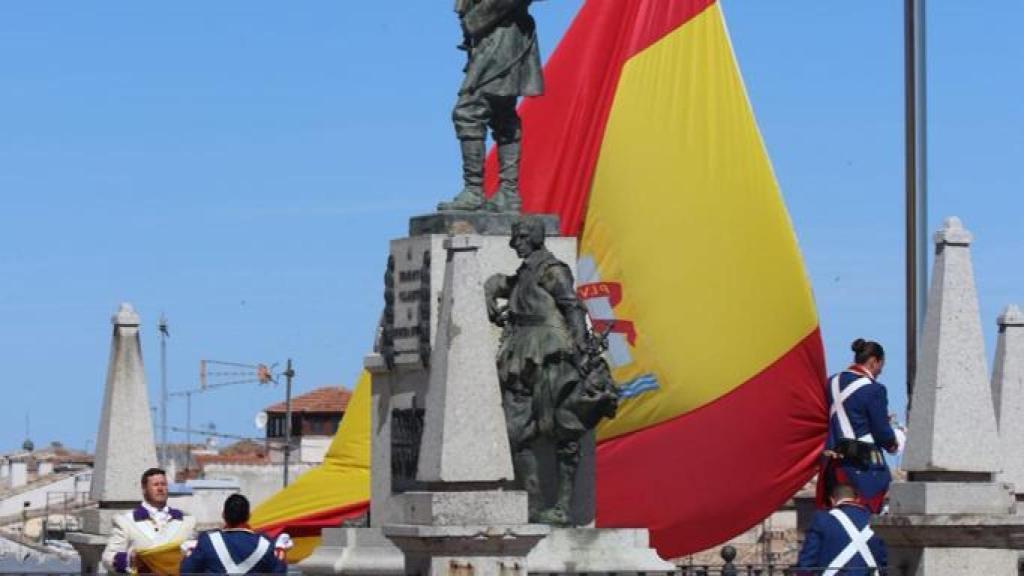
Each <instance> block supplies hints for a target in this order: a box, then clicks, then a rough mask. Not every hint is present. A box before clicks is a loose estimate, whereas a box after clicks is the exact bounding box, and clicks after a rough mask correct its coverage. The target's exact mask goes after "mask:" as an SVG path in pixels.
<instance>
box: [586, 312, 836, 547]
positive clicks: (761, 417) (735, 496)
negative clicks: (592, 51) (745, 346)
mask: <svg viewBox="0 0 1024 576" xmlns="http://www.w3.org/2000/svg"><path fill="white" fill-rule="evenodd" d="M824 377H825V358H824V352H823V350H822V347H821V335H820V333H819V330H818V329H815V330H814V331H813V332H811V334H809V335H808V336H807V337H806V338H804V339H803V340H802V341H801V342H800V343H799V344H797V345H796V346H795V347H794V348H793V349H791V350H790V351H789V352H787V353H786V354H784V355H783V356H782V357H781V358H779V359H778V360H777V361H776V362H774V363H773V364H772V365H771V366H769V367H768V368H766V369H765V370H764V371H762V372H761V373H759V374H758V375H756V376H755V377H753V378H752V379H750V380H749V381H747V382H746V383H744V384H743V385H742V386H740V387H739V388H737V389H736V390H733V391H732V392H730V393H729V394H727V395H725V396H723V397H722V398H719V399H718V400H716V401H714V402H713V403H711V404H709V405H706V406H703V407H701V408H699V409H697V410H695V411H693V412H690V413H688V414H684V415H683V416H680V417H678V418H675V419H673V420H670V421H668V422H664V423H662V424H659V425H657V426H653V427H651V428H646V429H644V430H640V431H638V432H634V433H631V434H628V435H626V436H621V437H618V438H613V439H610V440H606V441H604V442H602V443H600V444H599V445H598V447H597V524H598V526H601V527H631V526H632V527H636V526H646V527H648V528H650V529H651V540H652V544H653V545H654V546H655V547H656V548H657V549H658V552H659V553H660V554H661V555H662V556H663V557H666V558H675V557H679V556H683V555H686V554H690V553H693V552H697V551H700V550H704V549H707V548H710V547H712V546H715V545H717V544H720V543H721V542H724V541H726V540H728V539H729V538H732V537H733V536H735V535H737V534H739V533H742V532H743V531H745V530H747V529H748V528H750V527H751V526H753V525H755V524H757V523H758V522H760V521H762V520H763V519H764V518H765V517H767V516H768V515H769V514H771V513H772V512H773V511H775V510H776V509H778V507H779V506H781V505H782V504H783V503H784V502H785V501H786V500H788V499H789V498H790V497H792V496H793V494H794V493H795V492H796V491H797V490H799V489H800V488H801V487H803V486H804V484H806V482H807V481H808V480H809V479H810V478H811V476H813V475H814V473H815V472H816V471H817V466H818V457H819V456H820V454H821V450H822V448H823V447H824V444H825V437H826V435H827V432H828V419H827V418H826V416H827V410H826V398H825V390H824V388H823V387H822V385H821V382H822V381H823V379H824Z"/></svg>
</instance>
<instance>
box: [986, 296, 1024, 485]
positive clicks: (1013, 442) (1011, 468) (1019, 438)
mask: <svg viewBox="0 0 1024 576" xmlns="http://www.w3.org/2000/svg"><path fill="white" fill-rule="evenodd" d="M998 325H999V340H998V344H997V345H996V359H995V366H993V368H992V397H993V399H994V401H995V407H996V419H997V423H998V425H999V444H1000V450H999V455H1000V457H1001V458H1002V462H1003V471H1002V472H1000V473H999V474H998V475H997V476H996V479H998V480H1000V481H1002V482H1007V483H1010V484H1013V486H1014V490H1015V491H1016V494H1017V501H1018V502H1019V501H1021V500H1024V449H1022V448H1024V445H1022V444H1024V313H1021V311H1020V308H1018V307H1017V306H1015V305H1011V306H1007V307H1006V310H1005V311H1003V313H1002V314H1001V315H1000V316H999V320H998Z"/></svg>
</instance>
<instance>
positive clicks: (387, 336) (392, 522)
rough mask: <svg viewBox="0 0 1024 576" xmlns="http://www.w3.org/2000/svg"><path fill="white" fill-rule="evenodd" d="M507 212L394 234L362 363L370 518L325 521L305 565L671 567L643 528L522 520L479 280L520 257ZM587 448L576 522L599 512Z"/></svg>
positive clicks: (565, 254)
mask: <svg viewBox="0 0 1024 576" xmlns="http://www.w3.org/2000/svg"><path fill="white" fill-rule="evenodd" d="M515 220H516V217H515V216H514V215H507V214H495V213H473V212H462V213H438V214H432V215H428V216H422V217H416V218H413V219H412V220H411V221H410V236H409V237H407V238H402V239H398V240H394V241H392V243H391V250H390V256H389V258H388V265H387V270H386V272H385V287H384V288H385V289H384V301H385V306H384V313H383V315H382V321H381V327H380V330H379V333H378V337H377V341H376V343H375V346H374V352H373V353H371V354H369V355H368V356H367V357H366V361H365V365H366V367H367V368H368V370H369V371H370V372H371V374H372V379H373V384H372V386H373V404H372V408H371V410H372V413H371V418H372V424H371V429H372V435H373V438H372V442H373V446H372V464H371V465H372V473H371V477H372V481H373V485H372V497H371V503H370V517H369V526H368V527H366V528H354V527H353V528H350V527H343V528H336V529H330V530H325V531H324V532H323V541H322V544H321V546H320V548H318V549H317V550H316V551H315V552H314V554H313V555H312V556H310V558H308V559H307V560H306V561H304V562H303V563H302V564H301V565H300V566H299V568H300V569H301V570H302V571H303V572H304V573H310V574H393V575H399V574H431V573H435V574H436V573H445V574H448V573H451V574H457V573H466V574H469V573H473V574H484V573H504V574H510V575H512V574H527V573H529V574H553V573H559V574H574V573H583V572H588V573H611V572H614V573H619V574H631V573H638V572H645V573H650V574H657V573H670V572H673V571H674V569H675V567H674V566H673V565H672V564H670V563H668V562H665V561H663V560H661V559H660V558H658V556H657V554H656V553H655V552H654V551H653V550H652V549H650V548H649V545H648V534H647V531H646V530H645V529H625V530H596V529H593V528H585V527H583V528H551V527H549V526H543V525H537V524H530V523H528V517H527V515H528V511H527V497H526V494H525V493H524V492H522V491H520V490H517V489H516V486H515V485H514V484H513V482H512V481H513V469H512V461H511V456H510V453H509V442H508V436H507V432H506V425H505V415H504V413H503V411H502V407H501V399H500V395H499V383H498V378H497V373H496V365H495V357H496V351H497V348H498V342H499V339H500V337H501V330H500V329H499V328H498V327H496V326H492V325H491V324H490V322H489V321H488V317H487V308H486V303H485V299H484V293H483V283H482V279H483V278H487V277H490V276H491V275H492V274H494V273H499V272H500V273H504V274H511V273H512V272H514V271H515V270H516V269H517V268H518V266H519V264H520V260H519V258H517V256H516V254H515V252H514V251H513V250H512V249H511V248H510V247H509V238H510V235H511V231H512V223H513V222H514V221H515ZM542 222H543V224H544V229H545V232H546V234H547V237H546V242H545V244H546V246H547V248H548V250H550V251H551V253H552V254H554V255H555V256H556V257H557V258H558V259H560V260H562V261H563V262H566V263H568V264H569V266H570V268H573V266H574V263H575V257H576V240H575V239H574V238H571V237H563V236H559V235H558V221H557V218H555V217H553V216H548V217H542ZM573 271H574V270H573ZM582 448H583V449H582V450H581V462H580V468H579V470H578V472H577V476H576V481H575V485H574V486H575V490H574V491H573V502H572V506H571V508H572V514H571V517H572V522H571V523H572V524H573V525H575V526H586V525H588V524H590V523H591V522H592V520H593V511H594V487H593V485H594V459H593V458H594V457H593V454H594V441H593V434H590V435H589V436H587V437H586V438H585V439H584V441H583V442H582ZM538 449H539V450H541V451H544V450H547V451H548V452H547V453H545V454H540V453H539V454H538V456H539V458H540V460H541V462H540V464H541V466H540V469H541V474H542V477H544V478H550V479H553V478H554V471H555V465H554V460H555V459H554V453H553V447H551V446H547V447H538ZM545 484H547V485H548V486H546V487H547V488H549V489H552V488H553V486H554V485H555V482H553V481H549V482H545ZM552 492H553V490H552ZM554 496H555V495H554V494H553V493H549V494H547V497H548V498H550V499H551V500H553V499H554ZM538 541H539V542H538ZM531 548H532V551H531Z"/></svg>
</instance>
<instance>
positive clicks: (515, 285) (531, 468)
mask: <svg viewBox="0 0 1024 576" xmlns="http://www.w3.org/2000/svg"><path fill="white" fill-rule="evenodd" d="M509 245H510V246H511V247H512V248H513V249H514V250H515V251H516V254H517V255H518V256H519V257H520V258H522V259H523V262H522V264H521V265H520V267H519V269H518V270H517V271H516V273H515V274H514V275H512V276H506V275H504V274H495V275H494V276H491V277H490V278H489V279H488V280H487V282H486V283H485V286H484V290H485V294H486V299H487V312H488V316H489V317H490V319H491V321H492V322H494V323H495V324H497V325H499V326H503V327H504V332H503V334H502V340H501V345H500V346H499V349H498V358H497V364H498V378H499V380H500V382H501V390H502V407H503V408H504V411H505V421H506V425H507V427H508V433H509V444H510V447H511V449H512V458H513V465H514V468H515V474H516V480H517V482H519V483H521V485H522V487H523V488H524V489H525V490H526V492H527V493H528V495H529V503H530V521H531V522H541V523H545V524H555V525H566V524H569V523H570V517H569V508H570V502H571V500H572V493H573V483H574V481H575V478H576V469H577V467H578V466H579V459H580V439H581V438H582V436H583V435H584V434H585V433H586V432H587V431H589V430H591V429H593V428H594V427H595V426H596V425H597V423H598V421H599V420H600V419H601V418H603V417H613V416H614V415H615V411H616V408H617V405H618V389H617V388H616V387H615V385H614V382H613V381H612V378H611V372H610V370H609V368H608V364H607V362H605V360H604V358H603V356H602V352H603V351H604V348H605V347H606V346H605V342H604V340H603V339H602V338H599V337H596V336H594V335H593V334H592V333H591V332H590V329H589V328H588V327H587V321H586V311H585V309H584V307H583V304H582V303H581V302H580V300H579V299H578V298H577V297H576V291H575V289H574V287H573V277H572V272H571V271H570V269H569V267H568V266H567V265H566V264H565V263H564V262H562V261H560V260H558V259H557V258H555V256H554V255H553V254H551V252H549V251H548V250H547V249H546V248H545V247H544V224H543V222H542V221H541V220H540V219H538V218H536V217H525V218H523V219H520V220H519V221H517V222H515V223H514V224H513V226H512V238H511V240H510V242H509ZM499 299H504V300H506V301H507V303H506V304H505V305H501V304H500V303H499V302H498V300H499ZM542 437H543V438H548V439H550V440H551V441H552V443H553V444H554V445H555V451H556V462H557V474H558V478H557V496H556V500H555V503H554V506H552V507H551V508H548V509H544V510H542V509H541V506H542V504H543V502H542V497H541V491H540V481H539V478H538V475H537V460H536V456H535V455H534V452H533V450H532V445H533V444H534V442H535V441H536V440H538V439H539V438H542Z"/></svg>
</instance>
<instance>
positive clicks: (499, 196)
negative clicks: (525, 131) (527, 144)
mask: <svg viewBox="0 0 1024 576" xmlns="http://www.w3.org/2000/svg"><path fill="white" fill-rule="evenodd" d="M519 149H520V146H519V141H518V140H517V141H515V142H506V143H504V144H498V181H499V182H500V185H499V186H498V191H497V192H495V193H494V196H492V197H491V199H490V200H488V201H487V203H486V204H485V205H484V209H486V210H488V211H491V212H509V213H512V214H519V213H520V212H521V211H522V209H523V200H522V198H520V196H519Z"/></svg>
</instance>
